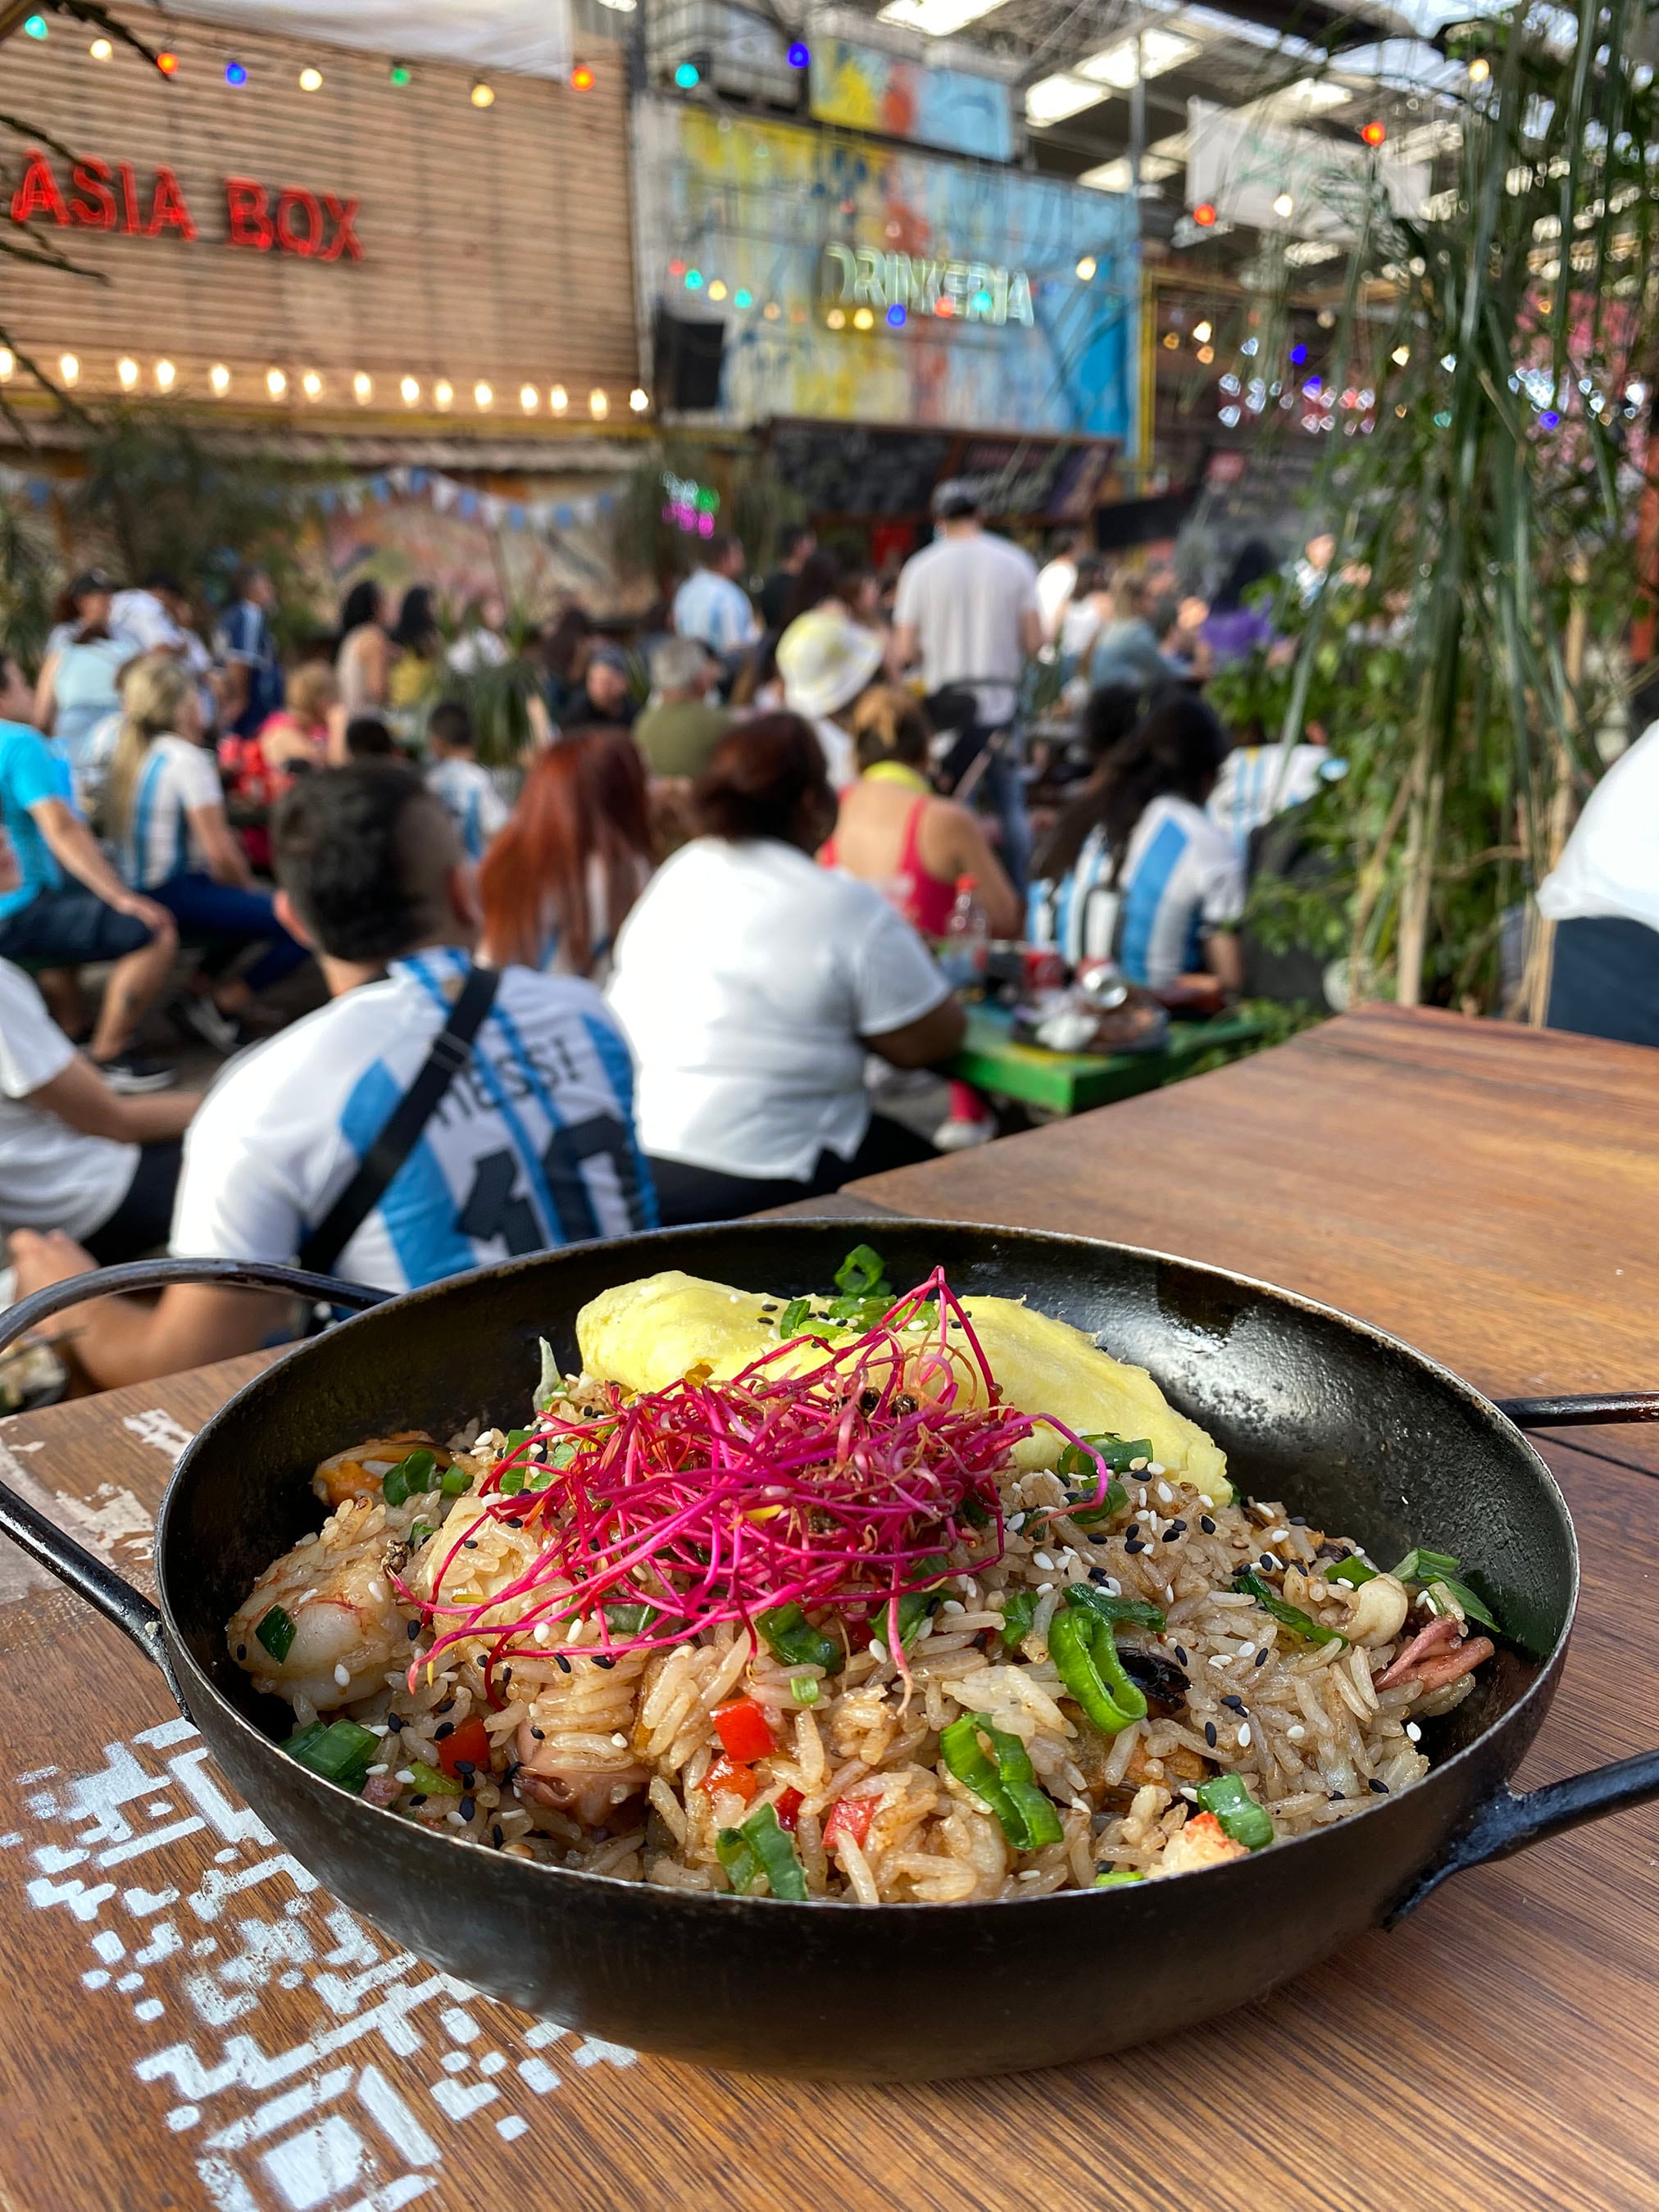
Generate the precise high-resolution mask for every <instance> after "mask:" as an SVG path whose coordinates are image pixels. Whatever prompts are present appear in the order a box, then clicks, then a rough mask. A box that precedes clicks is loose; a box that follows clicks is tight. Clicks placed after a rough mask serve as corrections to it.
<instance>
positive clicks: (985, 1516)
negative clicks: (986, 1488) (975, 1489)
mask: <svg viewBox="0 0 1659 2212" xmlns="http://www.w3.org/2000/svg"><path fill="white" fill-rule="evenodd" d="M962 1517H963V1520H964V1521H965V1522H967V1523H968V1526H969V1528H989V1526H990V1525H991V1510H990V1508H989V1507H988V1506H987V1505H981V1504H980V1502H979V1500H978V1498H963V1501H962Z"/></svg>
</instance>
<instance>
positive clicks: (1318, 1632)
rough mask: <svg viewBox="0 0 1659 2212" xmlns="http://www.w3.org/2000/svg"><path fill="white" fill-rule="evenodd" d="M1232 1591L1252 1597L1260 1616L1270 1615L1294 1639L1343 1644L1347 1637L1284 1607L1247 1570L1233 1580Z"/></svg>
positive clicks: (1252, 1572) (1288, 1607)
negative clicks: (1239, 1591) (1301, 1638)
mask: <svg viewBox="0 0 1659 2212" xmlns="http://www.w3.org/2000/svg"><path fill="white" fill-rule="evenodd" d="M1233 1588H1234V1589H1236V1590H1242V1591H1243V1592H1244V1594H1245V1595H1247V1596H1249V1597H1253V1598H1254V1599H1255V1601H1256V1603H1257V1604H1258V1605H1259V1606H1260V1607H1261V1610H1262V1611H1263V1613H1267V1614H1269V1615H1270V1616H1271V1617H1272V1619H1273V1620H1276V1621H1277V1622H1278V1623H1279V1626H1280V1627H1281V1628H1288V1629H1289V1630H1290V1632H1291V1634H1292V1635H1293V1636H1302V1637H1305V1638H1307V1640H1308V1642H1309V1643H1310V1644H1346V1642H1347V1640H1348V1639H1347V1638H1346V1636H1340V1635H1339V1634H1338V1633H1337V1632H1336V1630H1335V1629H1334V1628H1327V1627H1326V1626H1325V1624H1324V1622H1323V1621H1322V1620H1315V1619H1314V1617H1313V1615H1312V1614H1311V1613H1304V1612H1303V1611H1302V1609H1301V1607H1299V1606H1294V1605H1286V1604H1285V1601H1284V1599H1283V1598H1282V1597H1278V1596H1276V1595H1274V1593H1273V1591H1272V1590H1271V1589H1269V1588H1268V1587H1267V1583H1264V1582H1263V1581H1262V1579H1261V1576H1260V1575H1258V1574H1256V1573H1255V1572H1254V1571H1252V1570H1251V1569H1249V1568H1246V1570H1245V1571H1244V1572H1243V1574H1238V1575H1235V1576H1234V1577H1233Z"/></svg>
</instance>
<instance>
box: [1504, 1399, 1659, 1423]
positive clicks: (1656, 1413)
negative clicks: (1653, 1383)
mask: <svg viewBox="0 0 1659 2212" xmlns="http://www.w3.org/2000/svg"><path fill="white" fill-rule="evenodd" d="M1498 1412H1499V1413H1506V1414H1507V1415H1508V1416H1509V1418H1510V1420H1512V1421H1513V1422H1514V1423H1515V1425H1516V1428H1517V1429H1576V1428H1578V1427H1580V1426H1585V1427H1588V1426H1589V1425H1590V1424H1592V1423H1594V1422H1598V1421H1659V1390H1627V1391H1625V1392H1623V1393H1614V1394H1613V1395H1611V1396H1606V1397H1595V1398H1500V1399H1499V1400H1498Z"/></svg>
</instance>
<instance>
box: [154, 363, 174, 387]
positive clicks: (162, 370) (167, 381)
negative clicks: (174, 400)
mask: <svg viewBox="0 0 1659 2212" xmlns="http://www.w3.org/2000/svg"><path fill="white" fill-rule="evenodd" d="M178 376H179V372H178V370H177V369H176V368H174V367H173V363H172V362H170V361H158V362H156V364H155V389H156V390H157V391H158V392H171V391H172V389H173V385H174V384H175V383H176V381H177V380H178Z"/></svg>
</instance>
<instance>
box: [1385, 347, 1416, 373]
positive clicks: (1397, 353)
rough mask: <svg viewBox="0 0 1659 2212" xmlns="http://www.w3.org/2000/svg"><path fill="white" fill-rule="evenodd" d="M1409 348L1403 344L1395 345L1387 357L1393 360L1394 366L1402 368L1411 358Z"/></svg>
mask: <svg viewBox="0 0 1659 2212" xmlns="http://www.w3.org/2000/svg"><path fill="white" fill-rule="evenodd" d="M1411 357H1412V349H1411V348H1410V347H1409V346H1403V345H1401V346H1396V347H1395V349H1394V351H1393V353H1392V354H1391V355H1390V356H1389V359H1390V360H1391V361H1392V362H1394V365H1395V368H1404V367H1405V366H1406V363H1407V362H1408V361H1409V360H1410V359H1411Z"/></svg>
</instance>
